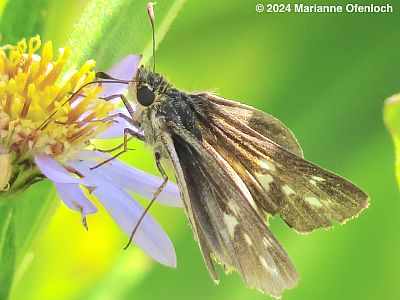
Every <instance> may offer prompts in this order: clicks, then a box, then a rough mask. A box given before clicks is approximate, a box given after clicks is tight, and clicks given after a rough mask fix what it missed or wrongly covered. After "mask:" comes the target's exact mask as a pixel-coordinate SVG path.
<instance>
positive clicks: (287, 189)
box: [282, 184, 294, 196]
mask: <svg viewBox="0 0 400 300" xmlns="http://www.w3.org/2000/svg"><path fill="white" fill-rule="evenodd" d="M282 190H283V191H284V192H285V194H286V196H290V195H293V194H294V191H293V189H292V188H291V187H290V186H288V185H287V184H285V185H284V186H282Z"/></svg>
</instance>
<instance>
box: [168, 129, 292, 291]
mask: <svg viewBox="0 0 400 300" xmlns="http://www.w3.org/2000/svg"><path fill="white" fill-rule="evenodd" d="M175 133H176V134H174V135H173V136H172V141H173V148H171V147H169V146H168V145H165V147H166V148H167V149H168V147H169V149H170V150H169V153H170V156H171V159H172V162H173V164H174V166H177V167H178V168H175V170H181V171H178V172H176V177H177V181H178V184H179V185H180V186H184V188H187V192H188V193H187V194H186V195H185V193H182V197H183V200H184V202H189V204H188V205H185V206H190V208H191V213H189V214H188V216H189V219H190V218H192V220H190V223H191V224H192V226H193V225H194V227H195V228H194V232H195V233H196V236H197V239H198V240H199V244H200V247H201V249H202V253H203V256H204V259H205V261H206V264H207V267H208V268H209V271H210V273H211V274H212V276H213V278H214V280H217V277H216V276H217V275H216V272H215V269H214V266H213V263H212V258H214V259H215V260H216V261H217V262H219V263H220V264H221V265H223V266H224V269H225V271H230V270H232V269H235V270H237V271H238V272H239V274H240V275H241V276H242V278H243V280H244V281H245V282H246V283H247V284H248V285H249V286H250V287H253V288H257V289H259V290H261V291H263V292H265V293H267V294H269V295H273V296H276V297H279V296H280V295H281V293H282V291H283V290H284V289H287V288H291V287H293V286H295V285H296V283H297V281H298V275H297V272H296V271H295V269H294V266H293V264H292V263H291V261H290V259H289V257H288V255H287V254H286V252H285V251H284V250H283V248H282V247H281V246H280V245H279V243H278V241H277V240H276V239H275V238H274V237H273V235H272V233H271V232H270V231H269V229H268V228H267V226H266V224H265V223H264V221H263V219H262V217H261V215H260V214H259V213H258V211H257V207H256V206H255V205H252V204H251V202H252V200H251V199H248V198H249V197H250V198H251V194H250V193H249V191H248V190H246V186H245V185H244V183H243V182H242V181H241V179H240V178H239V176H237V175H236V176H235V172H234V170H233V169H231V168H230V167H229V165H228V164H227V162H226V161H224V160H223V158H222V157H220V156H219V154H218V153H217V151H216V150H215V149H213V147H212V146H211V145H210V144H208V143H207V142H206V141H203V142H201V141H198V140H197V139H196V138H195V137H194V136H191V134H190V133H189V132H187V131H185V129H180V130H179V132H177V130H175ZM174 151H175V153H176V156H175V157H173V156H174V154H173V152H174ZM222 183H223V184H222Z"/></svg>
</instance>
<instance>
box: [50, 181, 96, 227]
mask: <svg viewBox="0 0 400 300" xmlns="http://www.w3.org/2000/svg"><path fill="white" fill-rule="evenodd" d="M54 184H55V186H56V188H57V191H58V195H59V196H60V198H61V200H62V201H63V202H64V203H65V205H66V206H68V207H69V208H70V209H72V210H76V211H79V212H81V213H82V223H83V226H85V227H86V228H87V223H86V215H89V214H94V213H96V212H97V208H96V206H94V205H93V203H92V202H90V201H89V200H88V199H87V198H86V196H85V194H84V193H83V192H82V190H81V188H80V187H79V185H77V184H71V183H57V182H54Z"/></svg>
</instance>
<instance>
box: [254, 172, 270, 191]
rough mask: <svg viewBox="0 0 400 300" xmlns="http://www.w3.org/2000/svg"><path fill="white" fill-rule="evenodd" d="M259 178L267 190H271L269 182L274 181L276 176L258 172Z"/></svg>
mask: <svg viewBox="0 0 400 300" xmlns="http://www.w3.org/2000/svg"><path fill="white" fill-rule="evenodd" d="M257 179H258V180H259V181H260V184H261V185H262V186H263V187H264V188H265V190H266V191H268V190H269V184H270V183H271V182H273V181H274V178H273V177H272V176H271V175H269V174H267V175H263V174H257Z"/></svg>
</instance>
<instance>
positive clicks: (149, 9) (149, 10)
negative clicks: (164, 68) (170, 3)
mask: <svg viewBox="0 0 400 300" xmlns="http://www.w3.org/2000/svg"><path fill="white" fill-rule="evenodd" d="M156 4H157V2H149V3H148V4H147V14H148V15H149V19H150V23H151V30H152V34H153V72H155V71H156V34H155V29H154V27H155V26H154V23H155V22H154V20H155V17H154V5H156Z"/></svg>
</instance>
